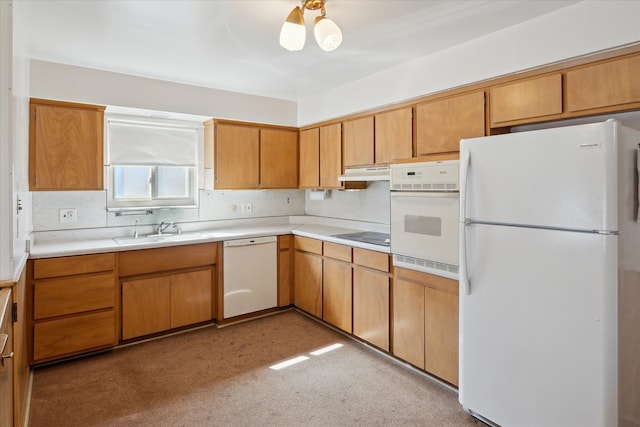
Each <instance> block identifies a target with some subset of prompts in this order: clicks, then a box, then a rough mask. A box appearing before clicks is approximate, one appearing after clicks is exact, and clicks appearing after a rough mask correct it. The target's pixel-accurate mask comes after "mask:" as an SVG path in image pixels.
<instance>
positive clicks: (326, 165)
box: [320, 123, 342, 188]
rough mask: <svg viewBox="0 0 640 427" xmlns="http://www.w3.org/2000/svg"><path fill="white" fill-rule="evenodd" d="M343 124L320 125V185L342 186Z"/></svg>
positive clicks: (327, 186) (323, 186) (325, 186)
mask: <svg viewBox="0 0 640 427" xmlns="http://www.w3.org/2000/svg"><path fill="white" fill-rule="evenodd" d="M341 130H342V125H341V124H340V123H336V124H333V125H328V126H322V127H320V187H322V188H341V187H342V184H341V183H340V181H338V177H339V176H340V174H342V132H341Z"/></svg>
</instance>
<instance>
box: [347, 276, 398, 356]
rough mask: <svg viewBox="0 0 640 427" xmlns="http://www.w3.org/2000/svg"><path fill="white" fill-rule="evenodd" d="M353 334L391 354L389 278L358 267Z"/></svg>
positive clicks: (355, 283) (355, 285)
mask: <svg viewBox="0 0 640 427" xmlns="http://www.w3.org/2000/svg"><path fill="white" fill-rule="evenodd" d="M353 333H354V335H356V336H358V337H360V338H362V339H364V340H365V341H368V342H370V343H371V344H373V345H375V346H377V347H380V348H381V349H383V350H386V351H389V275H388V274H387V273H382V272H377V271H374V270H368V269H365V268H360V267H357V266H356V267H354V269H353Z"/></svg>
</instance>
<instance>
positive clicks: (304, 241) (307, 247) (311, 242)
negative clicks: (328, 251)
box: [293, 236, 322, 255]
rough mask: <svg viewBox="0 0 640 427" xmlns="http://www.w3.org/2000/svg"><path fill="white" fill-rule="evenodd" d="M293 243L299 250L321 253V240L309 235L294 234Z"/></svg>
mask: <svg viewBox="0 0 640 427" xmlns="http://www.w3.org/2000/svg"><path fill="white" fill-rule="evenodd" d="M293 244H294V246H295V248H296V249H298V250H300V251H305V252H311V253H314V254H318V255H322V240H317V239H311V238H309V237H301V236H294V237H293Z"/></svg>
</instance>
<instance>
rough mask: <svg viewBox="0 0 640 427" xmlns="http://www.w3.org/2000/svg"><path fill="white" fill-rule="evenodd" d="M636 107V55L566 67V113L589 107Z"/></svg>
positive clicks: (639, 65)
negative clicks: (567, 69) (576, 66)
mask: <svg viewBox="0 0 640 427" xmlns="http://www.w3.org/2000/svg"><path fill="white" fill-rule="evenodd" d="M621 106H623V107H624V106H626V107H627V108H623V109H631V108H640V55H638V54H636V55H634V56H627V57H623V58H620V59H616V60H609V61H605V62H601V63H597V64H594V65H587V66H584V67H580V68H576V69H573V70H569V71H567V73H566V110H567V112H575V111H583V110H589V109H603V110H602V111H603V112H604V111H609V110H610V109H612V108H613V109H615V110H616V111H619V110H620V109H621V108H620V107H621Z"/></svg>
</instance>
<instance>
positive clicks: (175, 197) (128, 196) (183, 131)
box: [105, 118, 200, 210]
mask: <svg viewBox="0 0 640 427" xmlns="http://www.w3.org/2000/svg"><path fill="white" fill-rule="evenodd" d="M199 135H200V132H199V124H190V125H184V124H183V125H176V124H175V123H172V124H167V123H155V122H146V121H145V122H143V121H135V120H121V119H113V118H108V119H107V154H106V156H105V157H106V158H107V166H106V167H107V174H106V176H107V180H108V182H107V189H108V191H107V194H108V201H107V207H108V209H109V210H122V209H136V208H154V207H158V208H160V207H162V208H167V207H196V206H197V204H198V200H197V194H198V191H197V189H198V183H197V173H196V164H197V143H198V139H199Z"/></svg>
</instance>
